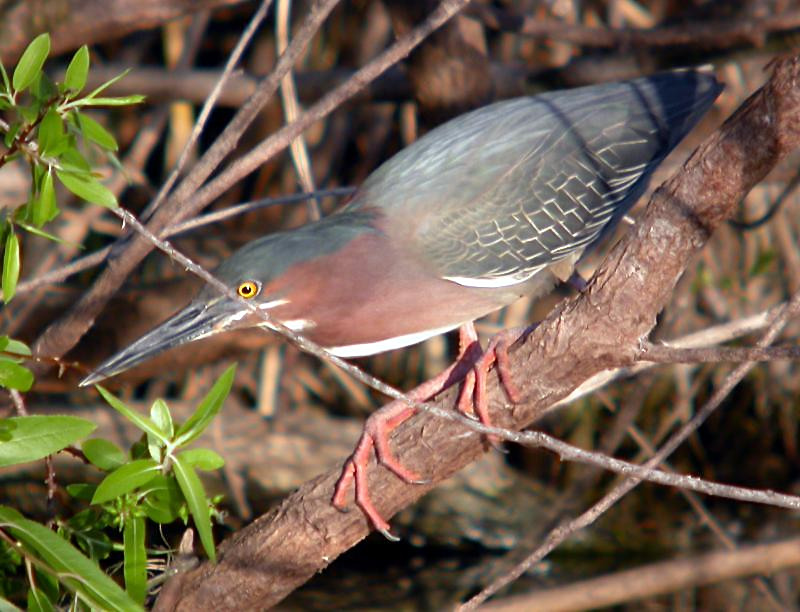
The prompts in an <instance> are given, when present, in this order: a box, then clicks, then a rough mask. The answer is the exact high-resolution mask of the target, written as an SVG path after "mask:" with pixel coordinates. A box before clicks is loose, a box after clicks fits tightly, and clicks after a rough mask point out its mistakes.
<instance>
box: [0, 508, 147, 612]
mask: <svg viewBox="0 0 800 612" xmlns="http://www.w3.org/2000/svg"><path fill="white" fill-rule="evenodd" d="M0 526H2V527H3V529H5V530H6V532H8V533H9V534H10V535H11V537H12V538H14V539H16V540H17V541H19V542H20V543H21V544H22V545H23V546H24V547H25V548H26V549H28V550H29V551H30V552H31V553H32V554H33V555H35V556H36V557H38V558H39V559H41V560H42V561H43V562H44V563H45V564H46V565H48V566H49V567H50V568H52V569H53V570H54V571H55V572H56V573H58V574H59V579H60V581H61V583H62V584H63V585H64V586H65V587H67V588H68V589H69V590H70V591H72V592H74V593H76V594H77V595H78V597H79V598H80V599H82V600H84V601H85V602H86V603H87V604H88V605H89V606H92V607H94V608H99V609H102V610H123V611H127V610H131V611H133V610H136V611H138V610H141V609H142V608H141V606H139V605H137V604H136V602H135V601H133V600H132V599H131V598H130V597H129V596H128V595H127V594H126V593H125V592H124V591H123V590H122V589H121V588H120V587H119V586H117V584H116V583H115V582H114V581H113V580H112V579H111V578H109V577H108V576H107V575H106V574H105V573H104V572H103V571H102V570H101V569H100V568H99V567H98V566H97V564H96V563H94V562H93V561H91V560H90V559H87V558H86V557H85V556H83V555H82V554H81V553H80V551H78V549H77V548H75V547H74V546H72V545H71V544H70V543H69V542H67V541H66V540H64V539H63V538H61V537H60V536H58V535H57V534H55V533H53V532H52V531H50V530H49V529H48V528H47V527H44V526H43V525H40V524H39V523H35V522H34V521H30V520H28V519H26V518H25V517H23V516H22V515H21V514H20V513H19V512H17V511H16V510H14V509H12V508H8V507H0Z"/></svg>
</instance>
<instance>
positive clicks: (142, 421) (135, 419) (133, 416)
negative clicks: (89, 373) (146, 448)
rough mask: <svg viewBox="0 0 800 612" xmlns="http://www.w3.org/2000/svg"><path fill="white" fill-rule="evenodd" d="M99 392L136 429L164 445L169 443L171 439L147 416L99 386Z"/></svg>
mask: <svg viewBox="0 0 800 612" xmlns="http://www.w3.org/2000/svg"><path fill="white" fill-rule="evenodd" d="M97 390H98V391H99V392H100V395H102V396H103V399H104V400H106V401H107V402H108V404H109V405H110V406H111V407H112V408H113V409H114V410H116V411H117V412H119V413H120V414H121V415H122V416H124V417H125V418H126V419H128V420H129V421H131V422H132V423H133V424H134V425H136V427H138V428H139V429H141V430H142V431H144V432H145V433H148V434H150V435H151V436H155V437H156V438H159V439H160V440H161V441H162V442H164V444H166V443H167V442H169V439H168V438H167V437H166V436H165V435H164V432H163V431H161V430H160V429H159V428H158V426H157V425H156V424H155V423H153V421H151V420H150V419H148V418H147V417H146V416H143V415H141V414H139V413H138V412H136V411H135V410H134V409H133V408H129V407H128V406H127V405H126V404H125V402H123V401H122V400H121V399H118V398H117V397H116V396H115V395H114V394H113V393H109V392H108V391H106V390H105V389H104V388H103V387H101V386H100V385H97Z"/></svg>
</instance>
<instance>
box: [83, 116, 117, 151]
mask: <svg viewBox="0 0 800 612" xmlns="http://www.w3.org/2000/svg"><path fill="white" fill-rule="evenodd" d="M75 115H76V116H77V117H76V119H77V121H78V127H79V128H80V130H81V134H83V137H84V138H87V139H89V140H91V141H92V142H94V143H96V144H97V145H99V146H101V147H102V148H104V149H105V150H107V151H117V150H118V149H119V145H118V144H117V141H116V139H115V138H114V136H113V135H112V134H111V132H109V131H108V130H107V129H106V128H104V127H103V126H102V125H101V124H100V123H98V122H97V121H95V120H94V119H92V118H91V117H90V116H89V115H87V114H85V113H78V112H76V113H75Z"/></svg>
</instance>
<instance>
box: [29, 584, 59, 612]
mask: <svg viewBox="0 0 800 612" xmlns="http://www.w3.org/2000/svg"><path fill="white" fill-rule="evenodd" d="M54 611H55V607H53V603H52V602H51V601H50V600H49V599H48V598H47V595H45V593H44V591H42V590H41V589H37V588H36V587H32V588H31V590H30V591H28V612H54Z"/></svg>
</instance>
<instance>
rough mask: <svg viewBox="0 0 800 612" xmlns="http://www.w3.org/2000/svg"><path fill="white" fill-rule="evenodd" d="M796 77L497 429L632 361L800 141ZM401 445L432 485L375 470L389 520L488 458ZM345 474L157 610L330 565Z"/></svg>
mask: <svg viewBox="0 0 800 612" xmlns="http://www.w3.org/2000/svg"><path fill="white" fill-rule="evenodd" d="M799 77H800V60H798V58H796V57H795V58H791V59H786V60H781V61H778V62H776V63H775V64H774V66H773V74H772V77H771V78H770V80H769V81H768V83H767V84H766V85H765V86H764V87H763V88H762V89H760V90H759V91H758V92H756V93H755V94H754V95H753V96H751V97H750V98H749V99H748V100H747V101H746V102H745V103H744V104H743V105H742V107H741V108H740V109H739V110H738V111H737V112H736V113H735V114H734V116H733V117H731V118H730V119H729V120H728V121H727V122H726V123H725V124H724V125H723V126H722V127H721V128H720V129H719V131H718V132H716V133H715V134H714V135H712V136H711V137H710V138H709V139H708V140H707V141H706V142H705V143H704V144H703V145H702V146H701V147H700V148H699V149H698V150H697V151H696V152H695V153H694V155H692V157H691V158H690V159H689V160H688V161H687V162H686V164H685V165H684V167H683V168H682V170H681V171H680V172H679V173H678V174H677V175H676V176H674V177H673V178H672V179H671V180H670V181H668V182H667V183H666V184H665V185H664V186H662V187H661V188H660V189H659V190H658V191H657V192H656V193H655V194H654V196H653V198H652V200H651V202H650V205H649V206H648V208H647V210H646V211H645V213H644V215H643V218H642V219H641V221H640V222H639V223H638V224H637V225H636V227H635V228H634V229H633V230H632V231H631V232H630V233H629V234H628V235H627V236H626V237H625V239H623V240H622V241H621V242H620V243H619V244H618V245H616V247H615V248H614V249H613V250H612V252H611V253H610V255H609V256H608V258H607V259H606V261H605V262H604V264H603V265H602V266H601V268H600V269H599V270H598V272H597V273H596V275H595V277H594V279H593V280H592V282H591V283H590V285H589V288H588V290H587V291H586V292H585V293H583V294H581V295H579V296H577V297H575V298H573V299H570V300H567V301H565V302H563V303H562V304H561V305H559V307H557V308H556V310H555V311H554V312H553V313H552V314H551V315H550V316H549V317H548V318H547V319H546V320H545V321H543V322H542V324H541V325H539V326H538V327H537V328H536V329H535V330H534V331H533V332H532V333H531V334H530V335H529V336H528V337H527V339H526V340H525V341H524V343H522V344H521V345H519V346H515V347H512V350H511V358H512V369H511V372H512V375H513V378H514V380H515V382H516V386H517V387H518V388H519V389H520V390H521V391H522V393H523V395H524V397H525V400H524V401H523V402H522V403H520V404H517V405H514V406H511V407H509V406H508V401H507V399H506V398H505V396H504V394H503V391H502V390H501V389H500V388H499V386H498V385H497V382H496V381H494V380H493V381H491V382H490V385H489V389H488V394H489V406H490V413H491V416H492V419H493V421H494V422H495V423H496V424H497V425H499V426H502V427H507V428H512V429H519V428H522V427H525V426H527V425H529V424H530V423H532V422H534V421H535V420H536V419H537V417H539V416H540V415H541V414H543V412H545V411H546V410H547V408H548V407H549V406H550V405H552V404H553V403H555V402H557V401H559V400H560V399H562V398H564V397H566V396H567V395H568V394H569V393H571V392H572V391H573V390H574V389H576V388H577V387H578V386H579V385H580V384H581V383H583V382H584V381H585V380H586V379H588V378H589V377H591V376H592V375H595V374H597V373H598V372H600V371H602V370H606V369H611V368H616V367H628V366H631V365H632V364H634V362H635V361H636V359H637V356H638V355H639V352H640V348H641V346H642V343H643V341H644V339H645V338H647V336H648V335H649V333H650V331H651V330H652V328H653V326H654V325H655V321H656V316H657V314H658V313H659V312H660V311H661V310H662V309H663V307H664V306H665V305H666V304H667V302H668V301H669V299H670V296H671V295H672V291H673V289H674V287H675V284H676V283H677V281H678V279H679V278H680V276H681V274H682V273H683V271H684V269H685V268H686V266H687V264H688V262H689V261H690V258H691V257H692V256H693V255H694V254H696V253H697V252H698V251H699V250H700V249H701V248H702V247H703V246H704V244H705V243H706V241H707V240H708V238H709V236H710V235H711V234H712V232H713V231H714V229H715V228H716V227H718V225H719V224H720V223H722V222H723V221H724V220H725V219H726V218H728V217H730V216H731V215H732V214H733V213H734V212H735V210H736V206H737V204H738V202H739V201H740V200H741V198H742V197H743V196H744V195H745V194H746V193H747V192H748V191H749V190H750V189H751V188H752V187H753V186H754V185H755V184H756V183H758V182H759V181H760V180H761V179H762V178H763V177H764V176H765V175H766V174H767V172H769V170H770V169H771V168H772V167H773V166H774V165H775V164H776V163H777V162H778V161H779V160H781V159H782V158H784V157H785V156H786V155H787V154H788V153H790V152H791V151H792V150H794V149H795V148H796V147H797V146H798V143H800V86H799V85H798V78H799ZM454 394H455V391H453V392H449V393H446V394H444V395H443V396H442V398H440V400H439V402H438V406H440V407H447V406H451V405H452V403H453V401H454ZM393 446H394V448H395V449H396V450H397V454H398V456H399V457H400V458H401V460H402V461H403V463H404V464H405V465H407V466H408V467H409V468H410V469H412V470H414V471H416V472H418V473H420V474H422V475H423V476H424V477H425V478H427V479H429V480H430V484H426V485H408V484H405V483H402V482H400V481H398V479H397V478H396V477H394V476H392V475H391V474H389V473H388V472H386V471H385V470H384V469H382V468H380V467H377V466H374V465H373V466H372V469H371V470H370V488H371V491H372V494H373V498H374V500H375V502H376V506H377V508H378V510H379V511H380V512H381V514H382V515H383V516H387V517H389V516H392V515H393V514H394V513H395V512H397V511H398V510H399V509H401V508H403V507H404V506H406V505H408V504H409V503H411V502H413V501H414V500H416V499H418V498H419V497H421V496H422V495H424V494H425V492H427V491H428V490H430V489H431V488H432V487H433V486H435V484H436V483H437V482H439V481H441V480H443V479H445V478H447V477H448V476H450V475H451V474H453V473H454V472H455V471H457V470H458V469H460V468H461V467H463V466H464V465H466V464H468V463H469V462H470V461H472V460H474V459H475V458H476V457H478V456H480V455H481V454H482V453H483V445H482V442H481V438H480V436H479V435H477V434H476V433H475V432H473V431H471V430H468V429H466V428H464V427H461V426H459V425H455V424H453V423H451V422H445V421H443V420H442V419H437V418H435V417H434V416H431V415H428V414H421V415H419V416H417V417H416V418H414V419H412V420H411V421H409V422H408V423H407V424H405V425H404V426H402V427H400V428H399V429H398V431H397V432H396V435H395V436H394V439H393ZM266 469H268V468H266ZM338 474H339V470H338V469H335V470H331V471H330V472H329V473H327V474H323V475H321V476H319V477H318V478H316V479H314V480H312V481H310V482H308V483H307V484H306V485H304V486H303V487H301V488H300V489H299V490H298V491H297V492H295V493H294V494H293V495H291V496H290V497H288V498H287V499H286V500H284V501H283V503H281V504H280V506H278V507H277V508H275V509H274V510H273V511H271V512H270V513H269V514H267V515H265V516H263V517H261V518H259V519H258V520H256V521H255V522H254V523H253V524H251V525H250V526H249V527H247V528H246V529H244V530H242V531H240V532H239V533H237V534H235V535H234V536H233V537H231V538H230V539H229V540H228V541H227V542H225V543H223V545H222V547H221V550H220V558H219V562H218V563H217V564H216V565H211V564H204V565H202V566H201V567H200V568H198V569H197V570H195V571H193V572H191V573H188V574H185V575H182V576H178V577H177V578H176V579H174V580H177V581H178V583H177V585H175V586H174V587H173V588H172V589H171V592H172V593H173V596H174V599H171V601H169V602H167V601H162V602H160V609H173V608H174V609H182V610H191V609H197V608H198V607H201V606H208V605H213V606H214V607H215V608H216V609H233V608H243V607H244V608H248V607H252V606H258V607H267V606H269V605H270V604H274V603H275V602H277V601H279V600H280V599H281V598H282V597H284V596H285V595H287V594H288V593H289V592H291V590H292V589H294V588H295V587H296V586H297V585H299V584H301V583H302V582H304V581H305V580H307V579H308V578H310V577H311V576H313V575H314V574H315V573H316V572H318V571H319V570H321V569H322V568H324V567H325V566H326V565H327V564H329V563H330V562H332V561H333V560H334V559H335V558H336V557H337V556H338V555H340V554H341V553H342V552H344V551H345V550H347V549H348V548H350V547H351V546H352V545H354V544H355V543H356V542H358V541H359V540H361V539H362V538H363V537H364V536H365V535H366V534H367V533H368V525H367V524H366V521H365V519H364V517H363V515H362V514H361V513H360V512H358V511H353V512H350V513H347V514H342V513H339V512H337V511H336V510H335V509H334V508H333V507H332V506H331V505H330V498H331V494H332V490H333V485H334V482H335V481H336V479H337V477H338Z"/></svg>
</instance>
